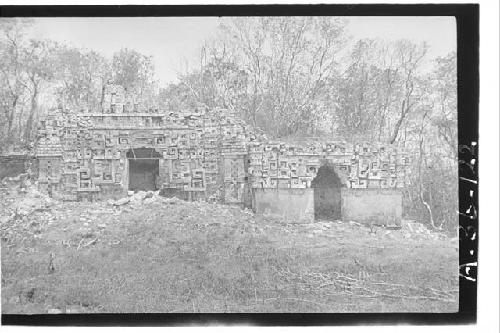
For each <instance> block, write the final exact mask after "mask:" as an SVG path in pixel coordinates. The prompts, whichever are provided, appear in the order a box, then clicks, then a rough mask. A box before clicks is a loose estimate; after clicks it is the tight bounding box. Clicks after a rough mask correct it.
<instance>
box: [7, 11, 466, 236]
mask: <svg viewBox="0 0 500 333" xmlns="http://www.w3.org/2000/svg"><path fill="white" fill-rule="evenodd" d="M32 25H33V22H32V21H30V20H27V19H23V20H19V19H2V20H1V21H0V50H1V54H2V56H1V57H0V110H1V112H0V142H1V145H0V152H1V153H8V152H9V151H10V150H11V149H12V148H13V147H15V148H17V149H26V150H29V149H30V147H31V146H32V144H33V142H34V140H35V139H36V136H37V125H38V122H39V121H40V119H42V118H43V116H44V114H45V113H46V112H47V110H49V109H50V108H54V107H62V108H64V109H67V110H68V112H78V111H80V110H82V109H83V110H94V111H99V109H100V108H101V103H102V99H103V93H104V89H103V88H104V86H105V85H106V84H107V83H108V82H113V83H115V84H118V85H121V86H123V87H124V88H125V89H126V90H127V91H128V92H133V93H134V94H137V96H138V98H139V99H140V100H141V101H142V102H143V103H144V104H146V105H159V106H160V108H161V109H163V110H182V109H189V108H192V107H193V106H195V105H199V104H200V103H201V104H205V105H207V106H208V107H221V108H227V109H231V110H233V111H235V112H237V113H238V114H240V116H241V117H242V118H243V119H245V120H246V121H247V122H248V123H249V124H251V125H253V126H254V127H256V128H261V129H262V130H264V131H265V132H266V133H267V134H268V135H269V136H270V137H274V138H277V139H283V140H301V139H303V138H306V137H322V138H334V139H339V138H341V139H345V140H348V141H382V142H387V143H403V144H404V145H405V146H406V147H407V149H408V151H409V152H410V154H411V156H412V165H411V171H412V173H411V175H410V176H409V177H408V179H407V185H408V186H407V188H406V189H405V193H404V195H405V213H406V214H407V215H408V217H410V218H413V219H416V220H418V221H421V222H424V223H427V224H428V225H430V226H432V227H434V228H444V229H447V230H455V229H456V227H457V213H456V211H457V201H458V200H457V199H458V196H457V192H458V179H457V169H458V168H457V107H456V105H457V102H456V101H457V96H456V87H457V83H456V53H454V52H453V53H450V54H448V55H447V56H445V57H440V58H437V59H430V57H429V56H428V54H427V51H428V47H427V45H425V44H416V43H414V42H411V41H408V40H400V41H396V42H386V41H382V40H370V39H363V40H352V38H350V37H349V36H348V34H347V32H346V30H345V27H346V21H345V20H344V19H339V18H333V17H321V18H320V17H317V18H310V17H296V18H295V17H292V18H290V17H288V18H285V17H283V18H279V19H276V18H274V19H269V18H265V17H260V18H235V19H229V18H228V19H227V20H225V21H224V23H223V24H221V26H220V29H219V31H218V33H217V34H216V35H215V36H213V38H212V40H210V41H207V42H205V43H204V45H200V54H199V59H198V60H199V61H198V62H197V63H198V64H199V65H198V66H197V68H191V69H190V70H189V71H187V72H186V73H183V74H181V75H179V77H178V82H177V83H172V84H169V85H168V86H160V85H159V83H158V82H157V81H156V80H155V72H154V66H153V59H152V58H151V57H149V56H147V55H143V54H141V53H140V52H138V51H136V50H131V49H126V48H124V49H121V50H118V51H117V52H116V53H115V54H114V55H113V56H112V57H111V58H109V59H108V58H106V57H104V56H103V55H101V54H99V53H98V52H96V51H93V50H86V49H80V48H78V47H75V46H70V45H64V44H60V43H57V42H54V41H51V40H33V39H30V38H29V37H28V34H27V31H28V30H29V29H30V27H31V26H32Z"/></svg>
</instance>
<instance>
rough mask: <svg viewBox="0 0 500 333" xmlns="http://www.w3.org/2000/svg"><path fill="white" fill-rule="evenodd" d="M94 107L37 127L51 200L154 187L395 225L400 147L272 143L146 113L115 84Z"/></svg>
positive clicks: (223, 126) (210, 121) (214, 119)
mask: <svg viewBox="0 0 500 333" xmlns="http://www.w3.org/2000/svg"><path fill="white" fill-rule="evenodd" d="M99 111H100V112H93V111H92V110H91V111H90V112H89V111H85V110H83V111H81V112H76V113H75V112H69V111H68V110H63V109H58V110H53V112H51V113H50V114H49V115H48V116H47V117H46V119H44V120H43V121H42V122H41V124H40V129H39V135H38V139H37V142H36V145H35V149H34V155H35V161H36V163H35V167H34V168H33V169H34V170H35V177H36V178H37V179H38V186H39V187H40V188H41V189H42V190H44V191H46V192H48V193H49V194H50V195H51V196H53V197H55V198H59V199H62V200H89V201H92V200H98V199H104V198H107V197H110V196H119V195H123V194H124V193H126V192H127V191H139V190H159V191H160V193H161V194H162V195H165V196H176V197H180V198H183V199H185V200H208V201H217V202H222V203H226V204H238V205H241V206H244V207H249V208H252V209H253V210H254V211H256V212H257V213H272V214H277V215H280V216H283V217H284V218H293V219H294V220H296V221H312V220H314V219H315V218H316V219H343V220H354V221H360V222H368V223H373V222H380V223H384V224H399V223H400V220H401V216H402V193H401V189H402V188H403V187H404V178H405V172H406V169H407V165H408V163H409V161H408V158H407V156H406V155H405V154H404V153H403V151H402V150H401V149H398V147H396V146H393V145H382V144H374V143H372V144H367V143H359V144H353V143H346V142H341V141H338V142H312V143H309V144H307V143H306V144H291V143H284V142H272V141H269V140H267V139H266V137H265V136H264V135H262V134H260V133H258V132H256V131H255V130H254V129H252V128H251V127H250V126H248V125H247V124H246V123H245V122H244V121H242V120H241V119H239V118H238V117H237V116H236V115H234V114H232V113H231V112H229V111H228V110H223V109H208V108H206V107H204V106H201V105H200V106H198V107H196V108H194V109H193V110H189V111H184V110H183V111H177V112H170V111H169V112H167V111H160V110H158V109H151V108H150V109H146V108H144V107H142V106H141V105H140V104H139V103H138V102H137V100H135V99H134V97H133V96H128V95H127V94H126V93H125V92H124V91H123V89H122V88H121V87H118V86H115V85H109V86H108V87H107V89H106V94H105V98H104V102H103V105H102V109H101V110H99Z"/></svg>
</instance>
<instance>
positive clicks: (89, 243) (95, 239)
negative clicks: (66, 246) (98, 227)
mask: <svg viewBox="0 0 500 333" xmlns="http://www.w3.org/2000/svg"><path fill="white" fill-rule="evenodd" d="M82 241H83V238H82V240H81V241H80V244H78V247H77V249H76V250H77V251H78V250H79V249H80V245H81V243H82ZM95 242H97V238H94V239H93V240H91V241H90V242H88V243H87V244H85V245H83V246H82V247H81V248H82V249H83V248H84V247H87V246H90V245H92V244H94V243H95Z"/></svg>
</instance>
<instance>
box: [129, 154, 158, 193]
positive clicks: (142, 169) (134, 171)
mask: <svg viewBox="0 0 500 333" xmlns="http://www.w3.org/2000/svg"><path fill="white" fill-rule="evenodd" d="M160 157H161V155H160V154H159V153H158V152H157V151H155V150H154V149H153V148H137V149H129V151H128V152H127V158H128V172H129V184H128V189H129V190H130V191H156V190H158V188H159V185H158V180H159V176H160Z"/></svg>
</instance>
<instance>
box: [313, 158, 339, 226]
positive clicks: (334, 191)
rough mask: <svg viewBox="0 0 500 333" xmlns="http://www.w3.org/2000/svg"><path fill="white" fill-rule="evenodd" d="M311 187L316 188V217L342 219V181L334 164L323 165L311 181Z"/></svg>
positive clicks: (318, 218)
mask: <svg viewBox="0 0 500 333" xmlns="http://www.w3.org/2000/svg"><path fill="white" fill-rule="evenodd" d="M311 187H312V188H314V218H315V219H317V220H340V219H341V196H340V192H341V187H342V182H341V180H340V178H339V177H338V175H337V173H336V172H335V170H334V168H333V166H332V165H330V164H326V165H323V166H321V167H320V168H319V170H318V173H317V174H316V177H315V178H314V179H313V181H312V182H311Z"/></svg>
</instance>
